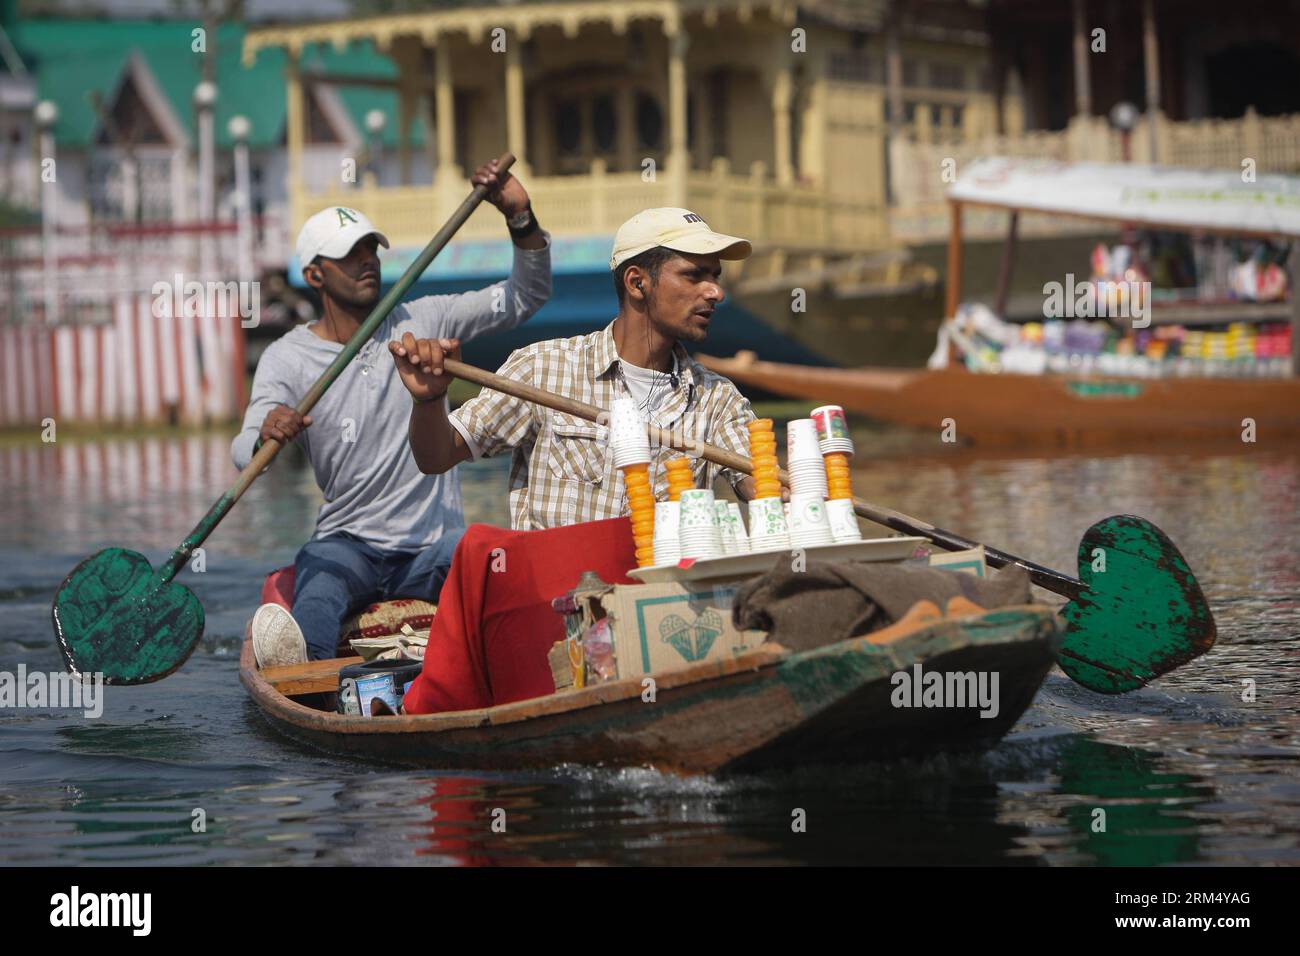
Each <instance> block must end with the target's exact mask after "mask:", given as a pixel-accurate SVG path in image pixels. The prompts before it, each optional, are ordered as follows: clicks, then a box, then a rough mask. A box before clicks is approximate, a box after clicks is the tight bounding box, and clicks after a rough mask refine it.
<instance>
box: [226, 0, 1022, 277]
mask: <svg viewBox="0 0 1300 956" xmlns="http://www.w3.org/2000/svg"><path fill="white" fill-rule="evenodd" d="M356 41H370V42H373V43H374V44H375V45H376V47H377V48H378V49H379V50H380V51H381V52H384V53H385V54H387V55H388V56H390V57H392V59H393V60H394V62H395V63H396V64H397V66H398V73H399V79H398V80H397V81H387V82H388V83H389V84H391V85H396V87H397V90H398V94H399V102H400V104H401V106H400V108H399V114H400V115H399V116H398V117H394V118H391V120H395V121H396V122H397V123H398V127H399V129H403V128H407V127H408V125H409V123H410V122H423V123H425V124H427V130H428V131H429V133H430V134H431V135H426V136H425V138H424V140H425V142H426V143H427V144H428V146H427V147H426V149H427V150H428V152H427V153H421V154H420V155H413V150H412V149H411V147H410V146H409V145H405V144H404V145H403V146H401V147H400V148H399V155H400V166H401V168H402V169H403V170H404V171H405V172H404V175H405V176H406V181H407V182H410V178H409V177H410V174H409V171H410V169H411V168H412V164H415V163H428V164H429V165H431V166H432V168H433V169H434V176H433V183H432V185H423V186H417V185H395V186H384V187H376V186H375V185H374V184H373V183H367V182H364V181H363V182H361V183H360V184H354V183H345V182H343V181H342V178H340V182H339V184H338V186H337V187H336V188H333V189H330V190H327V191H324V192H315V193H309V192H307V191H306V190H305V187H304V185H303V177H302V175H301V170H302V151H303V140H304V135H303V130H304V115H303V103H304V96H303V83H304V81H305V78H304V77H303V75H302V71H301V70H300V69H299V68H298V62H299V57H300V55H301V52H302V50H303V49H304V48H305V47H306V46H308V45H310V44H316V43H331V44H334V46H335V47H336V48H338V49H346V47H347V46H348V45H349V44H350V43H353V42H356ZM270 47H279V48H283V49H284V50H285V51H286V53H287V54H288V56H289V63H290V67H289V70H288V76H287V94H286V95H287V97H288V131H287V141H288V151H289V172H290V182H289V192H290V202H291V209H292V214H293V220H294V221H293V223H292V224H291V227H292V228H293V229H294V230H296V228H297V227H298V225H299V224H300V223H301V222H302V221H303V220H304V219H305V217H306V216H308V215H310V214H311V212H313V211H314V210H315V209H318V208H320V207H321V206H322V205H328V204H333V203H346V204H348V205H351V206H354V207H357V208H360V209H362V210H364V211H365V212H366V213H367V214H368V215H370V216H371V217H372V218H373V219H374V220H375V221H376V222H380V223H383V227H384V229H385V231H386V232H387V233H388V235H389V236H390V238H392V239H393V240H394V241H395V242H396V243H398V244H402V245H422V244H423V243H424V242H425V241H426V240H427V237H428V236H429V235H430V233H431V232H432V230H433V228H434V227H435V225H436V224H437V223H438V222H440V221H441V218H442V216H444V215H446V214H447V213H448V212H450V210H451V209H452V208H453V207H454V206H455V205H456V203H458V202H459V201H460V200H461V199H462V198H463V197H464V195H465V192H466V177H467V176H468V173H469V171H470V170H471V169H472V168H473V166H475V165H477V164H478V163H479V162H482V161H483V160H484V159H487V158H489V157H491V156H494V155H496V154H498V153H499V152H501V150H502V149H504V148H508V149H510V150H511V151H512V152H514V153H515V154H516V155H517V156H518V157H519V158H520V161H521V165H520V172H521V175H523V176H526V177H527V180H526V181H527V185H528V188H529V191H530V193H531V194H532V196H533V201H534V206H535V208H536V209H537V211H538V215H539V218H541V219H542V221H543V222H544V224H545V225H546V226H547V228H548V229H550V230H551V231H553V232H554V233H556V234H557V235H581V234H605V235H608V234H610V233H612V232H613V231H614V230H615V229H616V228H617V226H618V225H619V224H620V223H621V222H622V221H623V220H625V219H626V218H627V217H628V216H630V215H632V214H633V213H635V212H636V211H637V210H640V209H643V208H646V207H649V206H663V205H672V206H686V207H688V208H690V209H693V210H695V211H696V212H698V213H700V214H702V215H704V216H705V217H706V218H708V219H709V221H710V222H711V223H712V224H713V225H714V226H715V227H716V228H718V229H721V230H724V231H727V232H732V233H737V234H740V235H745V236H752V237H754V238H755V239H756V241H757V242H758V244H759V245H760V246H766V247H767V248H768V249H781V250H788V251H790V252H792V253H794V254H799V253H805V254H814V255H821V254H823V253H824V254H829V255H842V254H845V253H852V252H859V251H863V250H874V249H881V248H885V247H888V246H890V245H892V244H893V243H892V242H891V239H890V235H889V226H888V222H889V219H888V210H887V188H888V187H887V179H888V176H887V170H886V155H887V153H888V150H887V149H886V142H887V140H888V138H889V136H890V132H891V130H890V124H889V122H888V120H887V112H886V103H887V102H888V100H889V94H888V93H887V90H886V85H885V73H887V72H888V71H887V70H885V69H884V68H883V66H882V65H883V64H884V63H885V61H886V57H887V51H886V44H885V38H884V36H883V35H882V34H870V33H868V34H865V35H864V34H862V33H858V34H854V33H853V32H851V31H849V30H846V29H843V28H840V27H838V26H834V25H831V24H829V23H826V22H822V21H819V20H815V19H808V20H805V19H804V18H803V17H802V16H801V14H800V12H799V8H798V7H797V6H796V5H795V4H793V3H789V2H786V0H768V2H761V0H710V2H707V3H706V2H699V0H620V2H599V0H587V2H568V3H529V4H513V5H505V6H495V5H491V6H481V7H469V8H458V9H454V10H439V11H432V12H427V13H418V14H405V15H394V16H383V17H373V18H367V19H359V20H350V21H336V22H325V23H313V24H307V25H296V26H286V27H281V28H270V29H262V30H256V31H253V32H251V33H250V34H249V35H248V37H247V39H246V41H245V48H244V56H245V59H246V60H250V59H251V58H253V57H255V56H257V54H258V51H259V50H262V49H265V48H270ZM901 59H902V62H903V63H905V64H910V65H912V68H911V69H910V70H909V71H908V73H907V75H906V76H905V77H904V78H903V83H902V89H901V90H900V89H898V88H897V87H896V88H895V90H894V95H895V96H896V97H898V99H897V100H896V102H902V103H904V104H905V106H906V110H907V113H906V120H905V121H904V118H903V117H902V116H900V117H898V121H897V122H896V123H895V124H894V126H893V131H892V132H893V135H894V136H895V137H896V138H897V137H903V138H907V139H911V140H916V141H919V142H932V143H943V142H950V141H951V142H958V141H963V140H966V139H970V138H976V137H980V136H984V135H987V134H989V133H991V132H993V131H994V129H995V127H996V125H997V121H996V119H995V116H996V112H997V110H996V105H995V103H994V99H993V95H992V93H991V92H989V84H988V83H987V81H985V80H984V79H983V78H984V76H985V71H986V59H987V57H986V53H985V50H984V49H983V48H982V47H981V46H979V45H977V44H973V43H964V44H963V43H957V42H951V43H945V42H934V41H933V40H912V39H909V38H907V37H904V38H903V40H902V42H901ZM918 65H919V66H918ZM328 79H329V78H322V80H328ZM381 85H382V84H381ZM1002 115H1003V125H1004V128H1007V129H1009V130H1010V131H1014V132H1018V131H1019V128H1020V126H1021V122H1020V112H1019V107H1018V101H1014V100H1013V101H1010V102H1004V103H1003V109H1002ZM938 174H939V173H938V170H936V172H935V175H936V176H937V175H938ZM463 234H464V235H466V236H476V235H478V236H490V237H497V236H499V234H500V226H499V224H498V223H497V222H496V221H495V220H494V216H493V215H490V214H489V213H488V212H487V211H484V210H480V211H479V213H477V214H476V215H475V216H474V218H473V219H471V221H470V222H469V223H467V224H466V226H465V228H464V230H463Z"/></svg>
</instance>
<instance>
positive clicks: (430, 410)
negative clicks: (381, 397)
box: [406, 397, 469, 475]
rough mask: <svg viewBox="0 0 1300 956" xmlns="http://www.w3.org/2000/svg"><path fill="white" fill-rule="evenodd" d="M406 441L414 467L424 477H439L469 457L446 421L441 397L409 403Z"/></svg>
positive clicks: (467, 451) (458, 437)
mask: <svg viewBox="0 0 1300 956" xmlns="http://www.w3.org/2000/svg"><path fill="white" fill-rule="evenodd" d="M406 440H407V442H408V443H409V444H410V446H411V454H412V455H414V456H415V463H416V465H417V466H419V469H420V471H422V472H423V473H424V474H426V475H441V474H442V473H444V472H447V471H450V470H451V469H452V468H454V467H455V466H456V465H458V464H459V463H460V462H462V461H464V460H465V459H466V458H468V457H469V449H468V448H467V447H466V446H465V441H464V439H463V438H461V437H460V433H459V432H458V431H456V429H454V428H452V427H451V422H449V421H448V420H447V401H446V398H445V397H444V398H438V399H434V400H433V401H431V402H414V403H412V405H411V421H410V425H409V426H408V428H407V432H406Z"/></svg>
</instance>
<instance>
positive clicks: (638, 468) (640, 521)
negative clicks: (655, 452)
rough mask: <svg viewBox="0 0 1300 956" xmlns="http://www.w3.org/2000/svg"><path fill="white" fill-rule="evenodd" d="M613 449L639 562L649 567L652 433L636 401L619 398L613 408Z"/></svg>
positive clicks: (652, 511)
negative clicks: (648, 429)
mask: <svg viewBox="0 0 1300 956" xmlns="http://www.w3.org/2000/svg"><path fill="white" fill-rule="evenodd" d="M609 443H610V451H611V452H612V454H613V455H614V467H615V468H617V469H619V470H620V471H622V472H623V484H624V485H625V486H626V488H627V504H628V510H629V511H631V512H632V537H633V538H634V539H635V541H636V563H637V564H638V565H639V566H640V567H643V568H644V567H647V566H649V565H651V564H654V563H655V558H654V520H655V499H654V490H653V489H652V488H651V487H650V472H649V468H650V436H649V435H647V434H646V429H645V419H643V418H642V417H641V412H640V410H639V409H638V408H637V407H636V402H634V401H632V399H630V398H617V399H615V400H614V404H613V407H612V408H611V409H610V418H609Z"/></svg>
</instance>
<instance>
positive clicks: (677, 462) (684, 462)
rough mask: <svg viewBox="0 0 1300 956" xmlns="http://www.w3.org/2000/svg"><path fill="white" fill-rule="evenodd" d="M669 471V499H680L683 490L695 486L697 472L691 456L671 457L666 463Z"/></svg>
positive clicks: (666, 470)
mask: <svg viewBox="0 0 1300 956" xmlns="http://www.w3.org/2000/svg"><path fill="white" fill-rule="evenodd" d="M664 471H665V472H667V473H668V500H669V501H680V500H681V496H682V492H683V491H689V490H690V489H692V488H694V487H695V473H694V472H693V471H692V470H691V460H690V459H689V458H670V459H669V460H668V462H667V463H666V464H665V465H664Z"/></svg>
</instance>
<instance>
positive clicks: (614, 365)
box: [389, 208, 754, 530]
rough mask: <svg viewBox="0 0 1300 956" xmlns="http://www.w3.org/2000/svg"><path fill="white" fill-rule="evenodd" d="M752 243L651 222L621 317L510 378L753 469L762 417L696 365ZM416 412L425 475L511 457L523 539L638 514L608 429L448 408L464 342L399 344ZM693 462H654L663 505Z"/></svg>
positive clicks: (553, 416) (680, 223) (557, 345)
mask: <svg viewBox="0 0 1300 956" xmlns="http://www.w3.org/2000/svg"><path fill="white" fill-rule="evenodd" d="M750 251H751V246H750V244H749V242H747V241H746V240H744V239H738V238H736V237H734V236H727V235H722V234H720V233H716V232H714V231H713V230H711V229H710V228H709V227H708V224H707V223H705V221H704V220H703V219H702V218H700V217H699V216H697V215H695V214H694V213H692V212H690V211H689V210H686V209H676V208H664V209H647V210H645V211H643V212H641V213H638V214H637V215H636V216H633V217H632V218H631V219H629V220H628V221H627V222H625V223H624V224H623V225H622V226H621V227H620V228H619V230H618V233H617V235H616V236H615V238H614V250H613V254H612V255H611V257H610V269H611V271H612V272H613V274H614V287H615V292H616V294H617V296H618V304H619V308H618V315H617V317H616V318H615V319H614V320H613V322H611V323H610V324H609V325H608V326H606V327H605V328H603V329H601V330H599V331H597V332H592V333H590V334H588V335H579V336H574V337H572V338H568V339H551V340H548V341H544V342H538V343H535V344H534V345H530V346H528V347H527V348H522V349H518V350H517V351H515V352H514V353H513V354H512V355H511V356H510V358H509V359H508V360H507V361H506V363H505V365H503V366H502V367H501V369H500V370H499V374H501V375H504V376H506V377H508V378H513V379H516V380H518V381H521V382H524V383H527V384H529V385H533V386H536V387H538V388H542V389H545V390H547V391H549V392H554V393H557V394H560V395H564V396H566V397H569V398H573V399H577V400H579V401H582V402H587V403H588V404H592V405H596V406H597V407H600V408H609V407H610V406H611V404H612V403H613V400H614V399H615V398H620V397H628V396H630V397H631V398H632V399H633V400H634V401H636V403H637V405H638V406H639V407H640V408H641V410H642V413H643V414H644V415H645V417H646V418H647V420H649V421H651V422H653V423H655V424H657V425H659V426H661V427H663V428H667V429H671V430H673V431H674V432H675V433H677V434H680V435H682V436H684V437H685V438H686V439H687V440H688V441H689V440H692V439H698V440H699V441H704V442H709V443H711V444H715V445H719V446H721V447H723V448H725V449H728V450H730V451H733V452H736V453H737V454H741V455H747V454H748V451H749V448H748V431H747V429H746V425H747V423H748V422H750V421H751V420H753V418H754V413H753V410H752V409H751V408H750V406H749V402H748V400H746V399H745V398H744V397H743V396H742V395H741V394H740V392H739V391H737V389H736V387H735V385H733V384H732V383H731V382H730V381H729V380H728V379H726V378H723V377H722V376H720V375H717V374H715V373H713V372H710V371H708V370H707V369H705V368H704V367H703V366H701V365H699V364H698V363H697V362H695V361H694V360H693V359H691V357H690V356H689V355H688V354H687V352H686V349H685V348H684V347H683V346H682V342H692V343H700V342H703V341H704V340H705V337H706V336H707V334H708V329H709V322H710V320H711V319H712V317H713V313H714V310H715V309H716V308H717V306H718V305H719V304H720V303H721V302H722V300H723V298H724V297H725V293H724V292H723V290H722V287H721V285H720V284H719V278H720V276H721V272H722V260H723V259H733V260H734V259H744V258H745V257H747V256H748V255H749V254H750ZM389 351H390V352H392V354H393V358H394V361H395V362H396V363H397V368H398V371H399V373H400V375H401V378H402V382H403V383H404V384H405V385H406V387H407V389H408V390H409V391H410V392H411V397H412V400H413V405H412V409H411V419H410V426H409V432H408V438H409V441H410V446H411V451H412V453H413V455H414V457H415V461H416V464H417V465H418V466H419V468H420V470H421V471H423V472H425V473H426V474H442V473H444V472H446V471H449V470H450V469H451V468H453V467H454V466H455V465H457V464H459V463H460V462H462V461H466V460H471V459H475V458H479V457H490V456H492V455H496V454H498V453H500V452H503V451H505V450H507V449H509V450H510V451H511V455H512V460H511V469H510V514H511V525H512V526H513V527H514V528H515V529H518V530H527V529H540V528H553V527H559V526H562V525H570V524H575V523H578V522H583V521H594V520H598V519H601V518H613V517H617V516H619V515H623V514H627V512H628V505H627V493H626V489H625V488H624V486H623V482H622V477H621V475H620V473H619V472H617V471H616V470H615V468H614V466H613V460H612V456H609V455H607V454H606V451H607V445H608V442H607V438H608V428H607V427H606V426H605V425H597V424H594V423H591V422H588V421H585V420H583V419H578V418H575V417H574V416H572V415H568V414H565V413H563V412H556V411H552V410H550V409H547V408H543V407H541V406H538V405H535V404H533V403H531V402H525V401H523V400H521V399H517V398H513V397H511V396H509V395H506V394H504V393H502V392H498V391H495V390H493V389H484V390H483V391H482V392H481V393H480V394H479V395H478V396H477V397H475V398H473V399H471V400H470V401H468V402H466V403H465V404H464V405H462V406H461V407H460V408H459V409H458V410H457V411H455V412H450V413H449V412H448V411H447V410H446V407H445V402H443V401H442V397H443V395H445V394H446V391H447V387H448V385H449V384H450V382H451V376H449V375H446V374H444V373H443V370H442V365H441V363H442V359H443V356H444V355H445V356H449V357H451V358H457V357H458V356H459V343H458V342H457V341H456V340H455V339H416V338H415V337H414V336H413V335H410V334H409V333H408V334H407V335H404V336H403V337H402V340H401V341H400V342H390V343H389ZM677 454H679V453H678V452H675V451H672V450H671V449H668V448H666V447H659V448H655V449H654V459H655V461H654V464H653V465H652V468H651V471H652V474H653V475H654V476H655V477H654V480H655V492H656V496H657V497H662V496H663V493H664V492H665V491H666V487H667V479H666V476H665V472H664V469H663V467H662V465H663V462H664V461H665V460H667V459H668V458H670V457H673V456H675V455H677ZM693 465H694V469H695V478H696V485H697V486H698V487H710V486H711V485H712V482H713V479H714V478H715V477H717V475H718V474H722V475H723V476H724V477H726V478H727V480H728V481H730V482H731V483H732V486H733V487H734V488H735V489H736V493H737V494H738V495H739V497H741V498H742V499H746V500H747V499H749V498H752V497H753V494H754V493H753V479H752V478H750V477H749V476H748V475H743V474H741V473H739V472H733V471H731V470H730V469H725V468H721V467H720V466H718V465H714V464H711V463H709V462H706V461H705V460H704V459H702V458H695V459H694V460H693Z"/></svg>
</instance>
